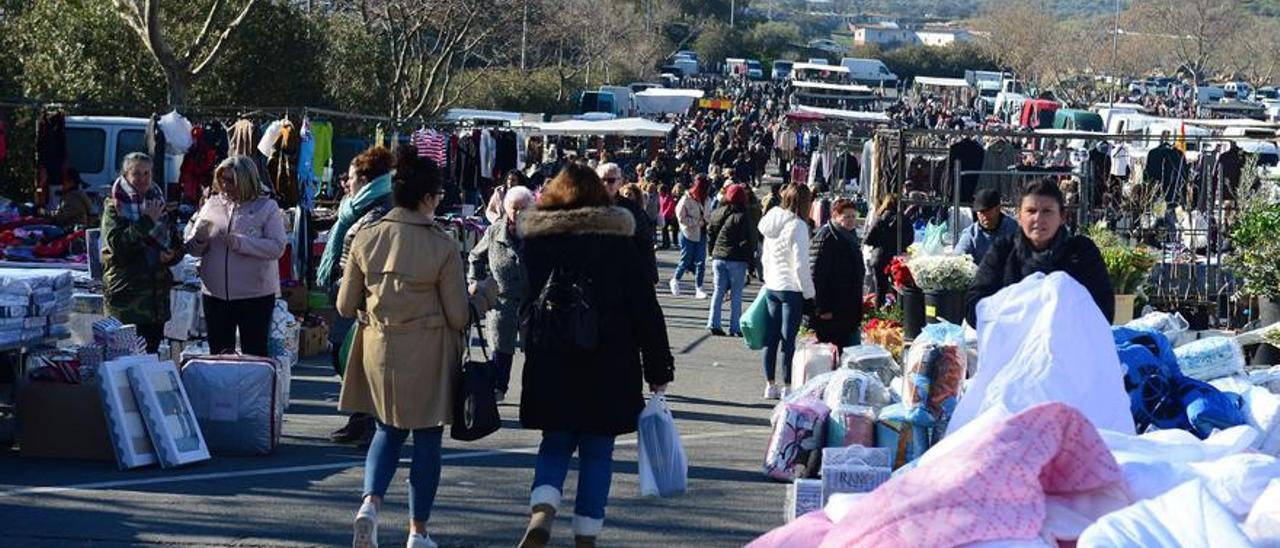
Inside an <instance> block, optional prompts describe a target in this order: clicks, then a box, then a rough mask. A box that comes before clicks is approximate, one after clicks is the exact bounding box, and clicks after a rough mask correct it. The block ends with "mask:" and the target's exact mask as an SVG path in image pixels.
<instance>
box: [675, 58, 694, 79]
mask: <svg viewBox="0 0 1280 548" xmlns="http://www.w3.org/2000/svg"><path fill="white" fill-rule="evenodd" d="M671 65H672V66H674V67H676V68H678V69H680V72H682V73H684V76H695V75H697V74H698V72H699V68H698V60H697V59H693V58H690V57H677V58H675V59H674V60H672V61H671Z"/></svg>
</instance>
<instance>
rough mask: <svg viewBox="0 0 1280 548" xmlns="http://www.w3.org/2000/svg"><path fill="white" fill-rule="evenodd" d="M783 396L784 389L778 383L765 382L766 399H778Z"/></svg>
mask: <svg viewBox="0 0 1280 548" xmlns="http://www.w3.org/2000/svg"><path fill="white" fill-rule="evenodd" d="M781 397H782V391H781V390H780V389H779V388H778V385H776V384H773V383H771V382H767V383H765V385H764V398H765V399H766V400H776V399H780V398H781Z"/></svg>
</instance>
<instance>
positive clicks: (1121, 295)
mask: <svg viewBox="0 0 1280 548" xmlns="http://www.w3.org/2000/svg"><path fill="white" fill-rule="evenodd" d="M1089 238H1090V239H1092V240H1093V243H1094V244H1096V245H1097V246H1098V251H1099V252H1101V253H1102V262H1103V263H1105V264H1106V265H1107V275H1108V276H1110V277H1111V289H1112V291H1114V292H1115V295H1116V314H1115V320H1114V321H1113V322H1112V323H1113V324H1115V325H1124V324H1127V323H1129V322H1130V321H1132V320H1133V309H1134V303H1135V302H1136V301H1137V299H1138V293H1139V292H1140V291H1142V288H1143V286H1145V285H1146V283H1147V279H1148V278H1150V276H1151V269H1152V268H1155V266H1156V256H1155V254H1154V253H1152V252H1151V251H1149V250H1148V249H1147V248H1146V247H1143V246H1130V245H1126V244H1125V243H1123V242H1121V241H1120V238H1119V237H1118V236H1116V234H1115V233H1114V232H1112V231H1110V230H1108V229H1107V228H1106V226H1105V225H1104V224H1102V223H1099V224H1097V225H1094V227H1093V228H1091V229H1090V230H1089Z"/></svg>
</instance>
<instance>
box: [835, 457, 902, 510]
mask: <svg viewBox="0 0 1280 548" xmlns="http://www.w3.org/2000/svg"><path fill="white" fill-rule="evenodd" d="M892 476H893V470H892V469H890V468H889V467H887V466H868V465H865V464H842V465H839V466H833V465H830V464H828V465H825V466H823V467H822V503H823V504H824V505H825V504H826V502H827V499H829V498H831V495H835V494H837V493H870V492H872V491H874V490H875V489H876V488H877V487H880V486H881V485H884V482H886V481H889V478H890V477H892Z"/></svg>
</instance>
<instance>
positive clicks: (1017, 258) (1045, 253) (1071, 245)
mask: <svg viewBox="0 0 1280 548" xmlns="http://www.w3.org/2000/svg"><path fill="white" fill-rule="evenodd" d="M1065 204H1066V199H1065V198H1064V197H1063V195H1062V190H1061V189H1059V188H1058V184H1057V183H1056V182H1054V181H1053V180H1052V179H1041V180H1038V181H1033V182H1031V183H1030V184H1028V185H1027V186H1026V188H1024V189H1023V190H1022V200H1021V202H1020V205H1019V206H1018V226H1019V227H1020V228H1021V229H1022V230H1021V231H1020V232H1019V233H1018V234H1016V235H1014V236H1013V237H1012V238H1008V237H1006V238H1001V239H999V240H996V241H995V243H993V244H991V250H990V251H988V252H987V255H986V257H983V259H982V265H981V266H980V267H978V276H977V278H975V279H974V281H973V284H972V285H970V286H969V305H968V306H969V311H968V312H969V313H968V321H969V325H972V326H974V327H977V326H978V321H977V319H978V314H977V310H978V302H979V301H981V300H982V299H985V298H987V297H990V296H992V295H995V294H996V293H997V292H998V291H1000V290H1001V289H1004V288H1005V287H1008V286H1011V285H1013V284H1016V283H1018V282H1020V281H1022V280H1023V278H1026V277H1027V276H1030V275H1031V274H1034V273H1036V272H1041V273H1044V274H1049V273H1052V272H1059V271H1061V272H1066V273H1067V274H1070V275H1071V277H1072V278H1074V279H1075V280H1076V281H1077V282H1080V285H1083V286H1084V287H1085V289H1087V290H1089V295H1091V296H1093V301H1094V302H1095V303H1097V305H1098V309H1099V310H1100V311H1101V312H1102V315H1103V316H1105V317H1106V318H1107V321H1108V322H1110V321H1111V320H1112V319H1113V318H1114V316H1115V307H1116V299H1115V292H1114V290H1113V289H1112V287H1111V277H1110V276H1108V275H1107V265H1106V264H1105V263H1103V261H1102V253H1101V252H1099V251H1098V247H1097V246H1096V245H1094V243H1093V240H1090V239H1089V238H1087V237H1085V236H1076V235H1072V234H1071V233H1070V232H1069V231H1068V230H1067V229H1066V227H1064V226H1063V222H1064V219H1063V214H1062V210H1063V208H1064V206H1065Z"/></svg>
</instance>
